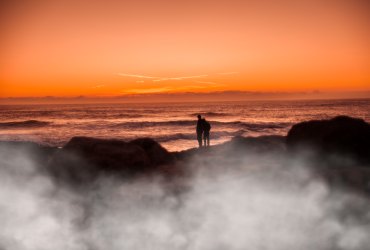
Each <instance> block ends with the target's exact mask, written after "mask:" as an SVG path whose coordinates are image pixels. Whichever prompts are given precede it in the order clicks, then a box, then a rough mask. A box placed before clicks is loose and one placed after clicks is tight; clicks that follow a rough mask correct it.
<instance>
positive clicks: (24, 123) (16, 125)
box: [0, 120, 50, 129]
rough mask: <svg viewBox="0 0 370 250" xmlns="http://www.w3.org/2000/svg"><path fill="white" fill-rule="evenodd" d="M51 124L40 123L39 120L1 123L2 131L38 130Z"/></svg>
mask: <svg viewBox="0 0 370 250" xmlns="http://www.w3.org/2000/svg"><path fill="white" fill-rule="evenodd" d="M48 124H50V122H45V121H38V120H27V121H18V122H1V123H0V129H1V128H2V129H12V128H14V129H17V128H36V127H43V126H47V125H48Z"/></svg>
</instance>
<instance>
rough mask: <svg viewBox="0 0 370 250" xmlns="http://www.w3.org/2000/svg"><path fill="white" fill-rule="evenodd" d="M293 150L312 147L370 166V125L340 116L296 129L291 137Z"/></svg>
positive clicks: (289, 140)
mask: <svg viewBox="0 0 370 250" xmlns="http://www.w3.org/2000/svg"><path fill="white" fill-rule="evenodd" d="M287 145H288V146H289V147H290V148H302V147H310V148H314V149H315V150H318V151H319V152H321V153H323V154H333V153H334V154H341V155H345V156H348V157H351V158H354V159H356V160H358V161H361V162H367V163H369V162H370V124H368V123H366V122H365V121H364V120H362V119H356V118H351V117H347V116H338V117H335V118H333V119H330V120H317V121H307V122H302V123H298V124H296V125H294V126H293V127H292V129H291V130H290V131H289V133H288V135H287Z"/></svg>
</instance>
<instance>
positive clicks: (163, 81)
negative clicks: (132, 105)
mask: <svg viewBox="0 0 370 250" xmlns="http://www.w3.org/2000/svg"><path fill="white" fill-rule="evenodd" d="M0 8H1V10H0V21H1V24H0V35H1V39H0V55H1V57H0V97H40V96H58V97H72V96H80V95H83V96H104V97H107V96H120V95H127V94H150V93H167V92H213V91H230V90H231V91H259V92H279V91H281V92H300V91H315V90H319V91H367V92H369V90H370V70H369V69H370V15H369V13H370V2H369V1H368V0H302V1H296V0H282V1H276V0H271V1H265V0H254V1H247V0H244V1H236V0H228V1H217V0H208V1H199V0H197V1H195V0H194V1H193V0H186V1H173V0H160V1H159V0H146V1H145V0H135V1H108V0H105V1H92V0H90V1H89V0H86V1H82V0H63V1H46V0H37V1H33V0H29V1H12V0H4V1H1V3H0Z"/></svg>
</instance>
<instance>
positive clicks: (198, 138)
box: [196, 115, 203, 148]
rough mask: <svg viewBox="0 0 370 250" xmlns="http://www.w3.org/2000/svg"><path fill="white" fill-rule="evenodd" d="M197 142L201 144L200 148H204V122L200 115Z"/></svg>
mask: <svg viewBox="0 0 370 250" xmlns="http://www.w3.org/2000/svg"><path fill="white" fill-rule="evenodd" d="M196 130H197V140H198V143H199V147H200V148H201V147H202V136H203V120H202V117H201V116H200V115H198V122H197V129H196Z"/></svg>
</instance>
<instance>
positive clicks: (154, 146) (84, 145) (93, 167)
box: [48, 137, 174, 184]
mask: <svg viewBox="0 0 370 250" xmlns="http://www.w3.org/2000/svg"><path fill="white" fill-rule="evenodd" d="M173 159H174V158H173V156H172V155H171V154H170V153H169V152H168V151H167V150H166V149H164V148H163V147H162V146H161V145H160V144H158V143H157V142H155V141H154V140H152V139H149V138H142V139H137V140H134V141H131V142H124V141H121V140H107V139H96V138H88V137H74V138H72V139H71V140H70V141H69V142H68V143H67V144H66V145H65V146H64V147H63V148H62V149H61V150H59V151H58V152H57V153H55V155H54V156H53V157H52V159H51V161H50V162H49V164H48V165H49V169H50V171H51V172H52V173H53V175H54V176H55V177H56V178H57V179H58V180H62V181H65V180H67V181H69V182H72V183H75V184H80V183H91V182H93V181H94V180H95V179H96V178H97V177H98V176H100V175H111V176H116V177H128V176H133V175H135V174H150V173H154V172H155V171H160V170H159V168H160V166H162V165H165V164H168V163H170V162H172V161H173Z"/></svg>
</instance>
